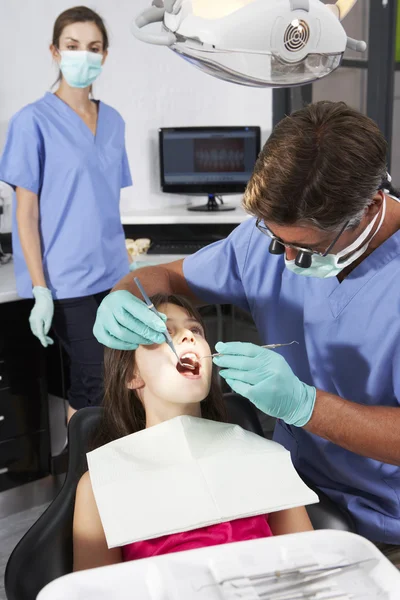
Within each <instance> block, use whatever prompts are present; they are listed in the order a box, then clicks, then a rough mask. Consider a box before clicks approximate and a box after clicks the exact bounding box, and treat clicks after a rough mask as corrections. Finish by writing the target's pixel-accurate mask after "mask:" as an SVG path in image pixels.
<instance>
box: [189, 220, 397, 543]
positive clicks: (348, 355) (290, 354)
mask: <svg viewBox="0 0 400 600" xmlns="http://www.w3.org/2000/svg"><path fill="white" fill-rule="evenodd" d="M269 244H270V240H269V239H268V238H267V237H266V236H265V235H263V234H262V233H261V232H259V231H258V229H257V228H256V226H255V220H254V219H250V220H248V221H246V222H244V223H243V224H242V225H240V226H239V227H237V228H236V229H235V230H234V231H233V232H232V234H231V235H230V236H229V237H228V238H227V239H226V240H223V241H221V242H217V243H215V244H212V245H211V246H208V247H206V248H204V249H203V250H201V251H200V252H197V253H196V254H194V255H192V256H189V257H187V258H186V259H185V261H184V265H183V266H184V274H185V277H186V279H187V281H188V283H189V285H190V287H191V289H192V290H193V292H194V293H195V294H196V295H197V296H198V297H199V298H201V299H204V300H205V301H207V302H209V303H232V304H234V305H236V306H239V307H241V308H243V309H245V310H247V311H250V312H251V314H252V316H253V319H254V321H255V323H256V325H257V328H258V331H259V333H260V336H261V338H262V340H263V343H264V344H267V343H268V344H271V343H279V342H288V341H291V340H297V341H298V342H299V345H294V346H289V347H287V348H282V349H281V350H280V353H281V354H282V355H283V356H284V357H285V358H286V359H287V361H288V362H289V364H290V366H291V367H292V369H293V371H294V372H295V374H296V375H297V376H298V377H299V378H300V380H302V381H304V382H305V383H308V384H311V385H314V386H316V387H317V388H320V389H322V390H325V391H326V392H329V393H333V394H336V395H338V396H341V397H342V398H345V399H347V400H351V401H353V402H357V403H359V404H364V405H368V406H392V407H393V406H394V407H398V406H399V402H400V232H397V233H396V234H395V235H393V236H392V237H391V238H389V239H388V240H386V242H384V243H383V244H382V245H381V246H380V247H379V248H377V249H376V250H375V251H374V252H373V253H371V254H370V255H369V256H368V257H367V258H366V259H365V260H364V261H363V262H362V263H361V264H360V265H359V266H358V267H357V268H356V269H354V271H353V272H352V273H351V274H350V275H349V276H348V277H347V278H346V279H345V280H344V281H343V282H342V283H341V284H340V283H339V282H338V280H337V278H336V277H334V278H329V279H315V278H309V277H303V276H301V275H295V274H294V273H292V272H290V271H288V270H287V269H285V263H284V257H283V256H273V255H271V254H270V253H269V252H268V248H269ZM399 410H400V409H399ZM399 439H400V432H399ZM275 440H276V441H278V442H280V443H281V444H283V445H284V446H285V447H286V448H287V449H288V450H290V452H291V455H292V460H293V462H294V465H295V467H296V468H297V469H298V471H299V472H300V473H301V474H303V475H304V476H305V477H308V478H309V479H310V480H311V481H313V482H314V483H315V484H316V485H317V486H318V487H319V488H320V489H321V490H322V491H324V492H325V493H326V494H328V496H330V497H331V498H332V500H333V501H334V502H336V503H338V504H340V505H342V506H343V507H344V508H346V509H347V510H348V511H349V512H350V513H351V514H352V515H353V516H354V518H355V520H356V523H357V528H358V532H359V533H360V534H361V535H363V536H365V537H367V538H369V539H371V540H373V541H378V542H387V543H392V544H400V468H399V467H396V466H393V465H389V464H385V463H382V462H379V461H377V460H372V459H370V458H364V457H362V456H359V455H357V454H354V453H353V452H349V451H347V450H345V449H344V448H341V447H339V446H337V445H335V444H333V443H331V442H328V441H327V440H324V439H322V438H320V437H318V436H316V435H313V434H311V433H308V432H307V431H305V430H304V429H301V428H296V427H292V426H290V427H289V426H287V425H285V424H284V423H283V422H282V421H279V422H278V423H277V426H276V429H275ZM260 477H262V473H260Z"/></svg>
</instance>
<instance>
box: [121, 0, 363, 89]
mask: <svg viewBox="0 0 400 600" xmlns="http://www.w3.org/2000/svg"><path fill="white" fill-rule="evenodd" d="M356 2H357V0H338V1H337V2H336V4H324V3H323V2H321V1H320V0H164V1H163V0H153V4H152V6H151V7H149V8H148V9H146V10H144V11H143V12H142V13H140V14H139V15H138V16H137V17H136V19H135V21H134V22H133V24H132V32H133V34H134V35H135V37H136V38H138V39H139V40H142V41H143V42H147V43H149V44H157V45H161V46H167V47H169V48H170V49H171V50H173V51H174V52H176V53H177V54H178V55H180V56H182V57H183V58H185V59H186V60H187V61H189V62H190V63H192V64H193V65H194V66H196V67H198V68H199V69H201V70H202V71H205V72H206V73H208V74H209V75H212V76H214V77H217V78H219V79H224V80H226V81H230V82H232V83H238V84H241V85H248V86H254V87H292V86H296V85H304V84H306V83H311V82H312V81H315V80H317V79H321V78H322V77H326V76H327V75H329V74H330V73H332V72H333V71H334V70H335V69H337V68H338V67H339V65H340V63H341V60H342V57H343V54H344V51H345V50H346V48H351V49H352V50H357V51H359V52H364V51H365V50H366V44H365V42H362V41H357V40H353V39H351V38H349V37H348V36H347V35H346V32H345V30H344V29H343V26H342V25H341V21H342V20H343V19H344V17H345V16H346V15H347V14H348V13H349V12H350V10H351V9H352V8H353V6H354V5H355V3H356ZM152 23H162V28H161V31H160V32H159V33H154V32H153V31H151V30H150V28H149V27H148V26H149V25H150V24H152Z"/></svg>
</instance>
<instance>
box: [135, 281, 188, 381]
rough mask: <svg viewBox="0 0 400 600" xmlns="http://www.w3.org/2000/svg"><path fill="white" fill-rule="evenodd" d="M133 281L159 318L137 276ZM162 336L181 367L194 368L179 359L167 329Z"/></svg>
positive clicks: (150, 308)
mask: <svg viewBox="0 0 400 600" xmlns="http://www.w3.org/2000/svg"><path fill="white" fill-rule="evenodd" d="M134 282H135V283H136V285H137V286H138V288H139V291H140V293H141V294H142V296H143V300H144V301H145V303H146V304H147V306H148V308H149V310H151V312H153V313H154V314H155V315H157V317H159V318H160V319H161V317H160V313H159V312H158V310H157V309H156V307H155V306H154V304H153V303H152V301H151V300H150V298H149V297H148V295H147V294H146V292H145V291H144V288H143V286H142V284H141V283H140V281H139V278H138V277H135V278H134ZM164 336H165V341H166V342H167V344H168V346H169V347H170V348H171V350H172V352H173V353H174V354H175V356H176V358H177V359H178V363H179V364H180V365H181V366H182V367H185V368H186V369H192V370H194V369H195V367H194V366H193V365H190V364H189V363H183V362H182V361H181V359H180V358H179V355H178V353H177V351H176V350H175V346H174V342H173V341H172V338H171V336H170V334H169V332H168V331H165V332H164Z"/></svg>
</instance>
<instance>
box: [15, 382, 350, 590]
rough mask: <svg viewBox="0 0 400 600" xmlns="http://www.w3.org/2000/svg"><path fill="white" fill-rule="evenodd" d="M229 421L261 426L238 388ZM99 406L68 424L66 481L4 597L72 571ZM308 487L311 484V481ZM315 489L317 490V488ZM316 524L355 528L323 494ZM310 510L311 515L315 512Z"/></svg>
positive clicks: (230, 400)
mask: <svg viewBox="0 0 400 600" xmlns="http://www.w3.org/2000/svg"><path fill="white" fill-rule="evenodd" d="M224 398H225V400H226V404H227V409H228V421H229V422H230V423H233V424H235V425H240V426H241V427H243V429H247V430H248V431H251V432H253V433H257V434H258V435H261V436H262V435H263V431H262V427H261V424H260V421H259V418H258V415H257V412H256V410H255V408H254V406H253V405H252V404H251V402H249V401H248V400H246V399H245V398H242V397H241V396H238V395H237V394H225V396H224ZM101 412H102V409H101V408H84V409H82V410H80V411H79V412H77V413H76V414H75V415H74V416H73V417H72V419H71V421H70V423H69V427H68V446H69V462H68V472H67V476H66V479H65V482H64V485H63V487H62V489H61V491H60V492H59V494H58V496H57V497H56V498H55V500H54V501H53V502H52V503H51V504H50V506H49V507H48V508H47V510H46V511H45V512H44V513H43V514H42V516H41V517H40V518H39V519H38V520H37V521H36V523H35V524H34V525H33V526H32V527H31V528H30V529H29V531H28V532H27V533H26V534H25V536H24V537H23V538H22V539H21V541H20V542H19V543H18V544H17V546H16V547H15V549H14V551H13V552H12V554H11V556H10V558H9V560H8V563H7V567H6V573H5V590H6V594H7V599H8V600H35V599H36V596H37V594H38V593H39V592H40V590H41V589H42V588H43V587H44V586H45V585H47V584H48V583H50V581H53V580H54V579H57V578H58V577H61V576H62V575H66V574H67V573H71V571H72V556H73V555H72V548H73V546H72V523H73V515H74V503H75V492H76V487H77V485H78V482H79V480H80V478H81V476H82V475H83V473H84V472H85V471H86V470H87V461H86V453H87V451H88V449H89V448H88V445H89V442H90V437H91V432H92V431H93V430H94V428H95V427H96V425H97V424H98V422H99V419H100V416H101ZM310 487H312V486H310ZM318 494H319V492H318ZM308 512H309V515H310V518H311V521H312V522H313V525H314V527H316V525H317V524H319V527H318V528H320V529H327V528H329V523H330V524H331V526H332V525H333V527H331V528H333V529H344V530H347V531H355V529H354V527H353V526H352V524H351V520H350V521H349V520H348V519H350V517H349V516H348V515H346V514H345V513H341V511H340V510H339V509H338V508H337V507H336V506H335V505H334V504H333V503H332V502H331V501H330V500H329V498H327V497H324V496H322V502H321V504H317V505H315V506H311V507H309V510H308ZM313 515H314V516H313Z"/></svg>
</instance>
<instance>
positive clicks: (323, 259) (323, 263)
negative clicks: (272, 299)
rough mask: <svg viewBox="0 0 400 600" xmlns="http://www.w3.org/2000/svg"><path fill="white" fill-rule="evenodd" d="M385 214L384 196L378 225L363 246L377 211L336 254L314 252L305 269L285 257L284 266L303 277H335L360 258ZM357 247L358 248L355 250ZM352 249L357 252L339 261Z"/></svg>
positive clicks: (372, 226)
mask: <svg viewBox="0 0 400 600" xmlns="http://www.w3.org/2000/svg"><path fill="white" fill-rule="evenodd" d="M385 214H386V198H384V200H383V205H382V216H381V220H380V222H379V225H378V227H377V229H376V231H375V233H374V235H373V236H372V237H371V239H369V240H368V241H367V242H366V243H365V244H364V245H363V246H361V247H359V246H360V245H361V244H362V243H363V242H364V240H366V239H367V238H368V236H369V234H370V233H371V231H372V229H373V228H374V225H375V223H376V221H377V219H378V217H379V213H378V214H377V215H376V216H375V217H374V218H373V219H372V221H371V223H370V224H369V225H368V227H367V228H366V229H365V230H364V231H363V232H362V234H361V235H360V236H359V237H358V238H357V239H356V240H355V241H354V242H353V243H352V244H351V245H350V246H348V247H347V248H344V250H341V251H340V252H338V253H337V254H327V255H326V256H318V255H317V254H314V255H313V257H312V264H311V267H308V268H307V269H303V268H302V267H298V266H297V265H296V264H295V261H294V260H287V259H286V258H285V265H286V267H287V268H288V269H289V271H292V272H293V273H296V275H304V276H305V277H318V278H319V279H324V278H326V277H336V276H337V275H339V273H340V272H341V271H343V269H345V268H346V267H348V266H349V265H351V264H352V263H353V262H355V261H356V260H357V259H358V258H360V256H362V255H363V254H364V252H366V250H367V248H368V246H369V245H370V243H371V241H372V240H373V239H374V237H375V236H376V234H377V233H378V231H379V230H380V228H381V227H382V223H383V221H384V219H385ZM357 248H359V249H358V250H357ZM354 250H357V252H354V254H351V256H349V258H348V259H347V260H344V261H341V262H339V261H340V259H341V258H342V257H343V256H347V255H348V254H350V253H351V252H353V251H354Z"/></svg>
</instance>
